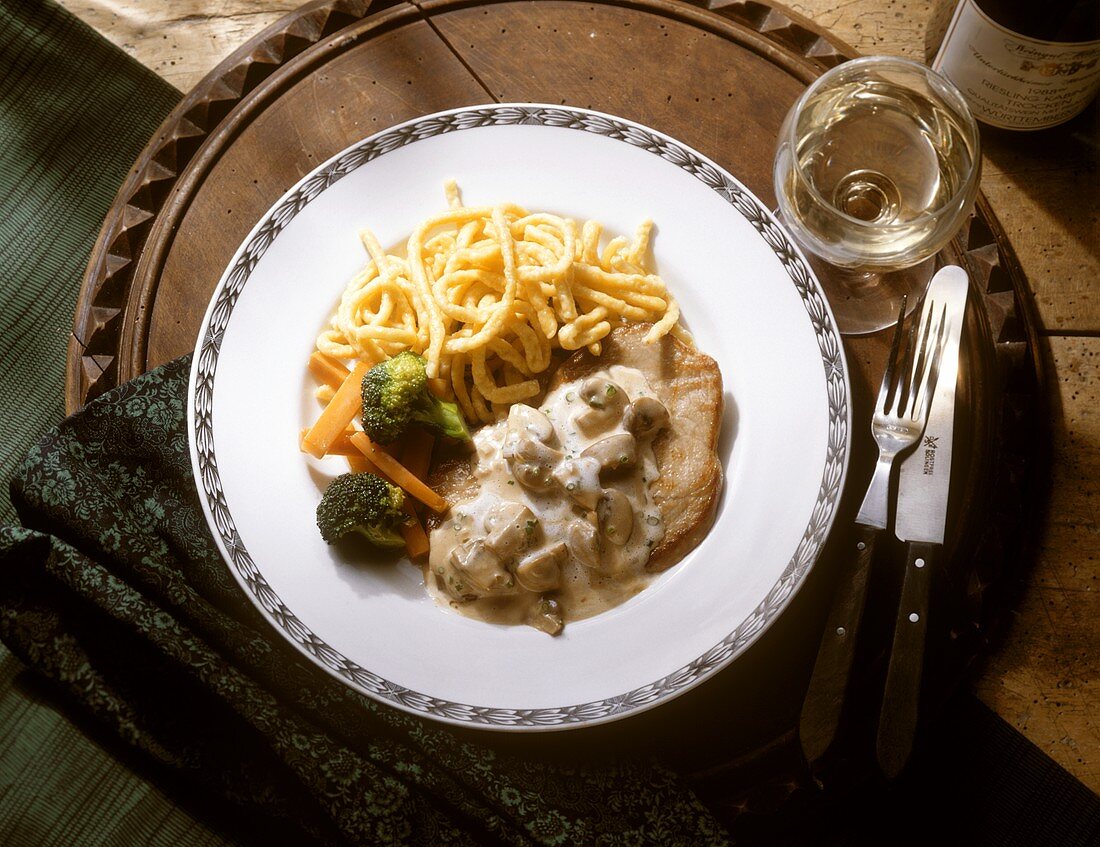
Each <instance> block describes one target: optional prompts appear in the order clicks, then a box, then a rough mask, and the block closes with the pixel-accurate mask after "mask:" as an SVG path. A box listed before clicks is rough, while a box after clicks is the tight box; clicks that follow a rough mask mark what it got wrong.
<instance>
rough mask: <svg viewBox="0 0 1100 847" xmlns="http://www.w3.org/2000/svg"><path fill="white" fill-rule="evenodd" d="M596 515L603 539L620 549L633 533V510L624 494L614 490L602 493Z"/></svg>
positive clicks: (610, 489)
mask: <svg viewBox="0 0 1100 847" xmlns="http://www.w3.org/2000/svg"><path fill="white" fill-rule="evenodd" d="M596 514H597V515H599V518H600V530H601V531H602V532H603V535H604V538H606V539H607V540H608V541H610V542H611V543H612V544H617V545H619V546H620V547H621V546H622V545H623V544H626V542H627V541H629V540H630V536H631V534H632V533H633V532H634V509H633V508H632V507H631V505H630V500H629V499H627V496H626V495H625V494H623V493H622V492H621V491H619V490H618V489H616V488H609V489H607V490H606V491H604V493H603V496H602V497H600V504H599V506H598V507H597V509H596Z"/></svg>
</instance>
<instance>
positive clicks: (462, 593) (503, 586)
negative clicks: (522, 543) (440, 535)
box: [443, 539, 516, 600]
mask: <svg viewBox="0 0 1100 847" xmlns="http://www.w3.org/2000/svg"><path fill="white" fill-rule="evenodd" d="M447 565H448V567H447V571H448V572H447V573H446V574H444V579H443V585H444V587H445V588H446V589H447V591H448V592H449V593H450V594H451V595H452V596H453V597H455V598H457V599H459V600H474V599H477V598H478V597H484V596H486V595H489V594H496V595H499V594H511V593H513V592H515V590H516V580H515V577H513V576H512V575H511V574H510V573H508V571H506V570H505V569H504V567H503V565H502V564H501V562H500V558H499V557H498V556H497V555H496V553H494V552H493V551H492V550H490V549H489V548H488V547H486V546H485V542H484V541H482V540H481V539H477V540H475V541H471V542H470V543H469V544H460V545H457V546H455V547H454V549H452V550H451V553H450V555H449V556H448V557H447Z"/></svg>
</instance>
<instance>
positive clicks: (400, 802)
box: [0, 357, 727, 845]
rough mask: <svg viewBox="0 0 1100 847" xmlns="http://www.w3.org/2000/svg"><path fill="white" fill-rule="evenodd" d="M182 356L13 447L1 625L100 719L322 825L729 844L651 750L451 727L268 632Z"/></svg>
mask: <svg viewBox="0 0 1100 847" xmlns="http://www.w3.org/2000/svg"><path fill="white" fill-rule="evenodd" d="M189 363H190V357H186V358H184V359H180V360H177V361H175V362H172V363H171V364H169V365H166V366H164V367H163V368H160V369H158V370H156V371H153V372H151V373H149V374H146V375H145V376H143V377H141V378H139V379H137V380H135V381H133V382H131V383H128V384H126V385H124V386H122V387H120V388H118V389H115V390H114V391H111V392H109V393H107V394H106V395H104V396H103V397H102V398H100V399H99V400H96V401H95V402H93V403H91V404H89V406H88V407H87V408H86V409H85V410H84V411H83V412H81V413H79V414H77V415H75V416H73V417H71V418H69V419H67V420H65V421H64V422H63V423H62V424H61V425H60V426H59V427H58V428H57V429H56V430H54V431H52V432H51V433H49V434H48V435H47V436H46V437H45V438H44V439H43V440H42V441H41V442H40V443H39V444H38V445H37V446H35V447H34V448H33V449H32V450H31V451H30V453H29V455H28V456H27V458H26V460H25V461H24V463H23V465H22V467H21V468H20V470H19V474H18V476H17V479H16V481H15V483H14V484H13V491H12V495H13V498H12V499H13V502H14V503H15V504H16V507H17V509H18V511H19V515H20V518H21V519H22V521H23V524H24V527H22V528H7V529H3V530H0V572H2V573H3V579H2V580H0V637H2V638H3V640H4V641H5V643H7V644H8V645H9V647H10V648H11V649H12V650H13V651H14V652H15V653H16V655H18V656H19V657H20V658H21V659H23V660H24V661H25V662H27V663H28V664H30V665H32V666H33V667H35V668H36V669H37V670H38V671H39V672H41V673H43V674H45V675H46V676H47V677H49V678H50V679H51V680H53V682H54V683H55V684H56V685H58V686H60V687H61V688H62V689H64V691H65V692H66V694H67V696H68V697H69V698H70V699H72V700H73V701H75V702H76V703H78V704H79V706H80V708H81V709H82V710H83V711H84V712H85V713H86V714H87V715H88V716H90V718H91V719H92V720H93V721H94V722H95V723H96V724H98V725H99V726H100V727H101V728H103V729H106V730H107V731H109V732H110V733H111V734H112V735H114V736H116V737H117V738H119V739H121V740H122V741H124V742H126V743H127V744H130V745H133V746H135V747H137V748H139V749H141V750H142V751H144V752H145V753H146V754H148V755H150V756H152V757H154V758H155V759H156V760H158V761H160V762H162V763H164V764H166V765H168V766H170V767H172V768H174V769H176V770H177V771H181V772H184V773H185V774H186V775H187V776H188V777H190V778H191V779H192V780H195V781H197V782H199V783H201V784H203V785H204V786H206V787H207V788H209V789H212V790H214V791H216V792H217V793H218V794H220V795H222V796H223V797H226V798H228V799H229V800H231V801H232V802H234V803H237V804H239V805H240V806H242V807H243V808H245V809H246V810H251V811H253V812H259V813H261V814H262V815H263V816H265V817H274V818H278V819H281V820H283V821H284V822H285V825H286V826H287V827H291V828H293V829H296V830H300V831H301V832H302V834H303V837H304V836H305V835H307V834H308V835H309V836H311V837H313V838H315V839H317V840H318V841H321V842H323V843H326V844H334V843H347V844H378V843H402V844H426V845H427V844H431V845H443V844H484V843H504V844H547V845H553V844H562V845H574V844H586V845H601V844H607V845H610V844H638V845H641V844H654V845H674V844H684V845H707V844H722V843H726V840H727V839H726V835H725V833H724V830H723V828H722V826H721V825H720V824H719V823H718V822H717V821H716V820H715V818H714V817H712V815H711V814H710V813H709V812H708V811H707V810H706V809H705V808H704V807H703V806H702V805H701V804H700V803H699V801H698V800H697V799H696V797H695V796H694V794H693V793H692V792H691V791H690V790H689V789H688V788H687V787H686V786H685V785H684V784H683V782H682V781H681V780H680V779H679V778H678V777H677V776H676V775H675V774H674V773H673V772H672V771H671V770H670V769H668V768H665V767H662V766H661V765H660V764H658V763H656V762H654V761H647V760H645V759H644V758H638V757H631V756H627V755H623V754H622V753H621V752H620V753H617V754H609V755H607V756H605V757H602V758H601V757H600V756H599V755H596V756H593V755H585V756H582V757H579V758H571V757H569V756H564V757H563V756H557V755H553V754H552V751H549V750H548V749H547V748H546V746H545V745H543V746H542V751H543V753H538V752H535V751H532V750H531V749H523V748H522V746H518V747H517V745H515V744H510V745H494V744H492V743H490V742H489V741H488V740H485V739H486V736H484V735H483V734H478V733H469V732H462V731H452V730H450V729H448V728H446V727H441V726H437V725H433V724H431V723H428V722H425V721H422V720H419V719H417V718H414V717H411V716H409V715H406V714H405V713H402V712H399V711H396V710H394V709H391V708H389V707H386V706H381V705H378V704H376V703H374V702H373V701H371V700H369V699H367V698H364V697H361V696H358V695H356V694H354V693H352V692H351V691H350V690H348V689H347V688H345V687H344V686H343V685H341V684H340V683H338V682H336V681H334V680H333V679H331V678H330V677H329V676H327V675H326V674H324V673H322V672H320V671H318V670H316V669H315V668H313V667H312V666H310V665H309V664H308V663H307V662H306V661H305V660H304V659H303V658H302V657H301V656H300V655H299V654H298V653H297V652H296V651H295V650H293V649H292V648H291V647H290V646H289V645H286V644H285V643H283V641H282V639H281V638H280V637H279V636H278V635H277V634H276V633H275V631H274V630H273V629H272V628H271V627H270V626H269V625H268V624H267V623H266V622H265V621H264V620H263V619H262V618H261V617H260V616H259V614H258V613H257V612H256V611H255V610H254V608H253V607H252V605H251V604H250V603H249V601H248V600H247V599H246V598H245V596H244V595H243V594H242V592H241V591H240V589H239V588H238V586H237V583H236V582H235V581H234V579H233V577H232V576H231V574H230V573H229V570H228V568H227V566H226V565H225V564H224V562H223V561H222V560H221V558H220V556H219V554H218V552H217V550H216V548H215V547H214V545H213V542H212V541H211V539H210V536H209V534H208V532H207V530H206V526H205V524H204V521H203V518H202V513H201V511H200V507H199V503H198V499H197V495H196V492H195V488H194V484H193V482H192V477H191V468H190V463H189V460H188V451H187V433H186V427H185V418H186V414H185V397H186V388H187V378H188V369H189Z"/></svg>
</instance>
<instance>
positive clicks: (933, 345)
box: [856, 300, 946, 529]
mask: <svg viewBox="0 0 1100 847" xmlns="http://www.w3.org/2000/svg"><path fill="white" fill-rule="evenodd" d="M904 314H905V301H904V300H903V301H902V305H901V315H899V316H898V329H897V330H895V332H894V340H893V342H892V343H891V345H890V358H889V360H888V361H887V363H886V373H884V374H883V377H882V386H881V387H880V388H879V392H878V399H877V400H876V401H875V412H874V415H872V417H871V437H872V438H874V439H875V444H877V445H878V461H877V462H876V463H875V472H874V474H873V475H872V477H871V484H870V485H868V486H867V493H866V495H864V497H863V505H861V506H860V507H859V514H858V515H856V523H861V524H866V525H867V526H875V527H878V528H879V529H885V528H886V520H887V517H888V516H889V506H890V477H891V474H892V472H893V468H894V460H895V459H897V457H898V456H899V455H900V454H902V453H904V452H906V451H907V450H909V449H910V448H912V447H913V446H914V445H915V444H916V443H917V441H919V440H920V436H921V433H922V432H924V425H925V424H926V423H928V405H929V398H930V397H931V394H932V391H931V388H932V386H934V385H935V377H936V372H937V370H938V369H939V363H940V351H941V350H942V349H943V334H944V329H945V325H946V313H945V312H941V313H940V315H939V319H938V320H937V321H936V327H935V329H933V328H932V314H931V313H929V315H928V318H927V319H926V320H925V322H924V325H923V326H921V327H919V330H920V331H919V333H918V332H917V330H918V327H917V326H916V325H914V326H911V327H910V328H909V333H908V338H907V343H906V345H905V353H904V360H903V361H904V365H903V366H902V367H901V368H900V369H899V367H898V347H899V343H898V342H899V341H900V340H901V325H902V323H903V318H902V316H903V315H904ZM917 314H918V315H919V314H920V313H919V312H917ZM918 321H919V318H918ZM914 356H915V358H914Z"/></svg>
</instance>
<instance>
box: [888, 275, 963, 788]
mask: <svg viewBox="0 0 1100 847" xmlns="http://www.w3.org/2000/svg"><path fill="white" fill-rule="evenodd" d="M968 290H969V282H968V279H967V275H966V271H964V270H963V269H962V268H960V267H958V266H954V265H952V266H949V267H946V268H944V269H942V270H941V271H940V272H939V273H938V274H936V276H935V277H934V278H933V280H932V282H931V283H930V285H929V288H928V292H927V294H926V295H925V299H924V307H923V308H924V310H925V311H927V310H929V309H935V310H936V311H937V312H940V311H941V310H943V309H946V313H945V314H946V318H947V325H946V330H945V333H944V337H943V342H942V343H943V349H942V353H941V358H940V365H939V373H938V375H937V378H936V385H935V388H934V390H933V394H932V402H931V405H930V407H929V410H928V423H927V424H926V426H925V430H924V435H923V436H922V437H921V441H920V444H919V445H918V447H917V449H916V450H914V451H913V452H912V453H910V454H909V455H908V456H907V457H906V458H905V459H904V461H903V462H902V465H901V469H900V471H899V473H898V498H897V514H896V518H895V522H894V528H895V534H896V535H897V537H898V538H899V539H900V540H901V541H903V542H905V545H906V548H905V571H904V576H903V578H902V587H901V598H900V601H899V604H898V614H897V620H896V622H895V625H894V638H893V647H892V650H891V652H890V660H889V664H888V667H887V671H886V684H885V690H884V692H883V698H882V708H881V712H880V714H879V723H878V736H877V739H876V755H877V758H878V762H879V767H880V768H881V769H882V771H883V773H884V774H885V775H886V776H887V777H890V778H893V777H895V776H897V775H898V774H899V773H901V771H902V769H903V768H904V767H905V763H906V762H907V761H908V759H909V754H910V751H911V750H912V747H913V738H914V736H915V734H916V729H917V718H918V714H919V705H920V690H921V678H922V675H923V671H924V652H925V638H926V634H927V627H928V610H929V603H930V591H931V585H932V576H933V573H934V571H935V570H936V568H938V567H939V566H940V564H941V560H942V557H943V540H944V529H945V527H946V525H947V507H948V499H949V495H950V488H951V448H952V440H953V436H954V424H955V390H956V387H957V382H958V370H959V344H960V342H961V339H962V330H963V320H964V317H965V312H966V296H967V292H968ZM926 317H927V315H926V314H922V315H921V320H922V321H924V320H925V318H926Z"/></svg>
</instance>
